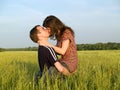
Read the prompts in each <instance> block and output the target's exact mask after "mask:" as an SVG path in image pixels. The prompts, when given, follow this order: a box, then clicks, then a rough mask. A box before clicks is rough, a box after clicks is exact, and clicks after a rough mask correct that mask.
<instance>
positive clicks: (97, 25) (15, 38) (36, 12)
mask: <svg viewBox="0 0 120 90" xmlns="http://www.w3.org/2000/svg"><path fill="white" fill-rule="evenodd" d="M48 15H55V16H57V17H58V18H59V19H60V20H62V21H63V22H64V23H65V24H66V25H67V26H70V27H71V28H72V29H73V30H74V32H75V40H76V43H77V44H81V43H98V42H103V43H104V42H120V1H119V0H74V1H73V0H51V1H50V0H1V1H0V48H19V47H29V46H37V44H35V43H33V42H32V41H31V40H30V38H29V31H30V29H31V28H32V27H33V26H35V25H37V24H40V25H42V22H43V20H44V18H45V17H46V16H48ZM50 42H51V43H55V42H53V41H50Z"/></svg>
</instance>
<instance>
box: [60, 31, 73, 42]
mask: <svg viewBox="0 0 120 90" xmlns="http://www.w3.org/2000/svg"><path fill="white" fill-rule="evenodd" d="M72 38H73V35H72V33H71V31H69V30H66V31H65V32H64V33H63V35H62V41H64V40H70V42H71V40H72Z"/></svg>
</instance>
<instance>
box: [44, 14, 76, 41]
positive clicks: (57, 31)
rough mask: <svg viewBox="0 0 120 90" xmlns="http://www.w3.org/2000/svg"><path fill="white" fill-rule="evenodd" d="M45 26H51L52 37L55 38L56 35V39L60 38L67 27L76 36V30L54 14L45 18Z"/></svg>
mask: <svg viewBox="0 0 120 90" xmlns="http://www.w3.org/2000/svg"><path fill="white" fill-rule="evenodd" d="M43 26H44V27H46V28H50V30H51V35H50V37H51V39H54V36H55V37H56V39H57V40H59V39H60V38H61V36H62V35H63V33H64V31H65V30H66V29H68V30H70V31H71V33H72V34H73V36H74V31H73V30H72V29H71V28H70V27H68V26H66V25H65V24H64V23H63V22H62V21H60V19H58V18H57V17H55V16H53V15H50V16H48V17H46V18H45V20H44V21H43Z"/></svg>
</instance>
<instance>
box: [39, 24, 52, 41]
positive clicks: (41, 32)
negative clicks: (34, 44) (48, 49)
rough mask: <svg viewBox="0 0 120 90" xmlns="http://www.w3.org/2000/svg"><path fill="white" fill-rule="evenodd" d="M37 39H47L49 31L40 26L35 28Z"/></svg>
mask: <svg viewBox="0 0 120 90" xmlns="http://www.w3.org/2000/svg"><path fill="white" fill-rule="evenodd" d="M37 30H38V31H37V37H38V40H41V39H44V38H49V36H50V31H49V30H48V29H45V28H43V27H41V26H38V27H37Z"/></svg>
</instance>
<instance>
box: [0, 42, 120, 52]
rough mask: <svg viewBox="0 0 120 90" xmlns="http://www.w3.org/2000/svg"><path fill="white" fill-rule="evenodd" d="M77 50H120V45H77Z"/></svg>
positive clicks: (29, 48)
mask: <svg viewBox="0 0 120 90" xmlns="http://www.w3.org/2000/svg"><path fill="white" fill-rule="evenodd" d="M76 46H77V50H120V43H113V42H108V43H96V44H77V45H76ZM37 50H38V47H27V48H9V49H5V48H0V52H2V51H37Z"/></svg>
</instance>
